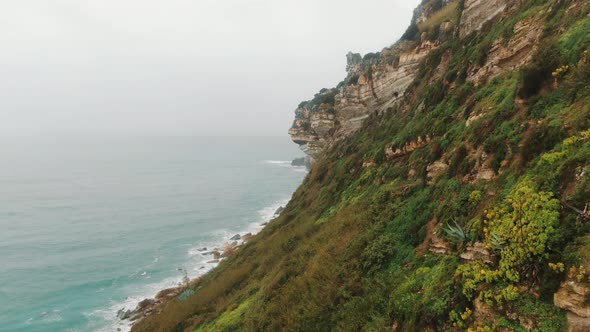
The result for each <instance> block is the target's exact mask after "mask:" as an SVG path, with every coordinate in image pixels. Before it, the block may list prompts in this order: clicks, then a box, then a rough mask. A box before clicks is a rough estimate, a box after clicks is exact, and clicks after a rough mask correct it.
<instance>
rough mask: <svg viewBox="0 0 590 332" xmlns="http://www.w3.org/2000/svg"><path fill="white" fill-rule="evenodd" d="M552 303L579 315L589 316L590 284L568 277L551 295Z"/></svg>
mask: <svg viewBox="0 0 590 332" xmlns="http://www.w3.org/2000/svg"><path fill="white" fill-rule="evenodd" d="M553 303H554V304H555V305H556V306H557V307H560V308H562V309H565V310H567V311H570V312H572V313H574V314H575V315H577V316H579V317H584V318H590V285H588V283H586V282H584V281H582V282H579V281H578V280H576V279H574V278H568V279H567V280H566V281H564V282H562V283H561V286H560V287H559V290H558V291H557V293H555V294H554V295H553Z"/></svg>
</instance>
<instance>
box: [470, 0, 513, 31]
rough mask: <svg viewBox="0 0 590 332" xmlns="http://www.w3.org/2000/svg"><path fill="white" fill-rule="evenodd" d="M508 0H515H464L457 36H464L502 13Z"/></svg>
mask: <svg viewBox="0 0 590 332" xmlns="http://www.w3.org/2000/svg"><path fill="white" fill-rule="evenodd" d="M509 2H516V1H514V0H512V1H510V0H465V3H464V9H463V12H462V13H461V27H460V29H459V36H460V37H461V38H464V37H465V36H467V35H468V34H470V33H472V32H474V31H478V30H480V29H481V28H482V26H483V25H484V24H485V23H486V22H488V21H489V20H491V19H493V18H495V17H496V16H498V15H499V14H500V13H502V12H503V11H504V9H506V6H507V5H508V3H509Z"/></svg>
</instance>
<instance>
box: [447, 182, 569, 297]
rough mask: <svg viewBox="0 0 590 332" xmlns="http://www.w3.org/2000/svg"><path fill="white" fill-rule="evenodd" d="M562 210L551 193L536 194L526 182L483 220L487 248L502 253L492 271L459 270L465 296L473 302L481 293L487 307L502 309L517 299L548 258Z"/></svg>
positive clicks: (478, 267) (475, 266) (477, 265)
mask: <svg viewBox="0 0 590 332" xmlns="http://www.w3.org/2000/svg"><path fill="white" fill-rule="evenodd" d="M559 207H560V204H559V201H558V200H556V199H554V198H553V195H552V194H551V193H547V192H536V191H534V190H533V189H532V186H531V185H530V184H528V183H526V182H525V183H521V184H519V185H518V186H517V187H516V189H515V190H513V192H512V193H511V194H510V195H508V197H506V199H505V202H504V204H502V205H500V206H499V207H496V208H494V209H492V210H491V211H489V212H488V213H487V214H486V219H485V220H484V222H485V224H486V227H485V228H484V236H485V240H484V244H485V246H486V247H488V248H489V249H497V250H498V251H499V253H498V254H499V262H498V266H497V267H495V268H492V267H490V266H488V265H486V264H484V263H482V262H480V261H476V262H471V263H467V264H463V265H461V266H459V267H458V268H457V272H456V275H457V276H460V277H461V278H462V280H463V294H464V295H465V296H467V297H469V298H471V297H473V296H474V295H476V293H477V292H479V295H480V297H482V298H483V299H484V300H486V301H487V302H488V303H490V304H491V303H492V301H495V302H496V303H497V304H498V305H500V306H501V305H502V304H503V302H505V301H513V300H515V299H516V298H518V296H519V290H518V288H517V287H516V284H517V283H518V282H520V281H523V280H524V279H529V278H531V277H532V276H533V275H534V274H535V273H534V272H535V271H536V270H538V269H539V268H540V267H541V263H542V261H543V260H544V259H546V258H547V256H548V247H549V245H550V243H551V241H552V237H553V235H554V233H555V228H556V227H557V225H558V220H559ZM482 286H483V287H482Z"/></svg>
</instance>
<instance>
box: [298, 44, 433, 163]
mask: <svg viewBox="0 0 590 332" xmlns="http://www.w3.org/2000/svg"><path fill="white" fill-rule="evenodd" d="M434 48H436V44H435V43H433V42H431V41H428V40H426V41H424V42H422V43H420V44H419V45H414V44H412V43H398V44H396V45H394V46H392V47H391V48H386V49H384V50H382V51H381V52H380V53H379V54H368V55H366V56H365V57H364V58H362V57H361V56H360V54H354V53H349V54H348V55H347V62H348V63H347V71H348V76H347V78H346V80H345V81H344V82H345V83H347V84H344V85H342V86H339V87H338V88H334V89H323V90H322V91H320V93H318V94H317V95H316V96H315V98H314V99H313V100H310V101H307V102H303V103H301V104H300V105H299V107H297V109H296V110H295V120H294V121H293V125H292V127H291V129H289V134H290V135H291V139H292V140H293V141H294V142H295V143H296V144H298V145H299V146H300V148H301V149H302V150H303V151H304V152H305V153H306V154H307V155H308V156H310V157H312V158H313V159H317V158H318V157H319V156H320V155H321V153H322V151H323V150H324V149H325V148H326V147H328V146H330V145H331V144H333V143H334V142H336V141H339V140H341V139H343V138H345V137H347V136H349V135H350V134H351V133H353V132H355V131H357V130H358V129H359V128H360V127H361V125H362V123H363V121H364V120H365V119H366V118H367V117H369V115H370V114H372V113H382V112H387V111H391V110H393V109H394V108H395V107H396V105H398V104H399V102H400V101H401V100H402V98H403V96H404V93H405V91H406V89H407V87H408V86H409V85H410V84H411V83H412V81H413V80H414V77H415V76H416V74H417V72H418V67H419V64H420V61H421V60H422V59H423V58H424V57H425V56H426V55H427V54H428V53H429V52H430V50H432V49H434Z"/></svg>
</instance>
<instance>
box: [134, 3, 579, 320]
mask: <svg viewBox="0 0 590 332" xmlns="http://www.w3.org/2000/svg"><path fill="white" fill-rule="evenodd" d="M589 13H590V4H589V3H588V1H585V0H562V1H558V0H556V1H543V0H530V1H508V0H493V1H482V0H465V1H461V0H455V1H441V0H425V1H423V3H422V4H421V5H420V7H419V8H418V9H417V10H416V11H415V15H414V18H413V20H412V23H411V25H410V27H409V28H408V31H407V32H406V33H405V35H404V37H403V38H402V40H401V41H400V42H398V43H396V44H395V45H393V46H391V47H388V48H386V49H384V50H383V51H381V52H380V53H375V54H369V55H365V56H364V57H361V56H360V55H357V54H352V53H351V54H349V55H348V68H347V71H348V75H347V77H346V79H345V80H344V81H343V82H342V83H341V84H340V85H339V86H338V87H336V88H333V89H324V90H322V91H320V92H319V93H318V94H317V95H316V96H315V97H314V98H313V99H312V100H310V101H306V102H302V103H301V104H300V105H299V107H298V108H297V110H296V119H295V122H294V124H293V128H291V130H290V134H291V135H292V136H293V140H294V141H295V142H296V143H298V144H300V145H302V147H303V149H304V150H305V151H306V152H307V153H308V154H309V155H311V156H312V157H313V158H314V159H315V163H314V165H313V168H312V170H311V172H310V173H309V175H308V176H307V178H306V179H305V181H304V183H303V184H302V185H301V187H300V188H299V189H298V190H297V191H296V193H295V194H294V196H293V199H292V200H291V202H290V203H289V205H288V206H287V207H286V209H285V211H283V212H282V214H281V215H280V216H279V217H278V218H276V219H275V220H273V221H272V222H271V223H270V224H269V225H268V226H267V227H266V228H265V229H264V230H263V231H262V232H261V233H260V234H258V235H257V236H255V237H254V238H252V240H251V241H249V242H248V243H247V244H245V245H244V246H242V247H241V248H239V249H238V250H236V251H235V252H234V253H233V254H232V255H231V256H230V257H228V258H227V259H225V260H224V261H223V262H222V263H221V264H220V266H219V267H218V268H217V269H215V270H214V271H212V272H210V273H209V274H207V275H206V276H204V277H203V278H201V279H199V280H195V281H193V282H191V283H190V285H189V286H187V287H185V288H181V289H176V290H171V291H168V292H166V293H163V294H162V295H161V296H160V300H161V301H162V304H160V305H159V306H157V307H155V308H153V309H152V313H151V314H150V315H148V316H147V317H146V318H144V319H142V320H141V321H139V322H138V323H137V324H136V325H135V326H134V328H133V330H134V331H361V330H362V331H464V330H470V331H532V330H535V331H566V330H569V331H589V330H590V278H589V277H590V274H589V273H590V235H589V234H588V231H589V230H590V225H589V224H588V222H589V221H590V211H588V203H589V202H590V176H589V171H590V167H589V165H590V55H589V54H588V48H589V47H590V14H589Z"/></svg>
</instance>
